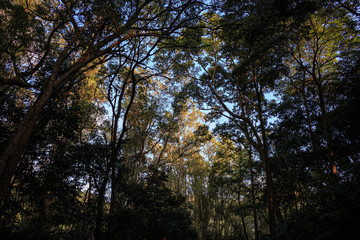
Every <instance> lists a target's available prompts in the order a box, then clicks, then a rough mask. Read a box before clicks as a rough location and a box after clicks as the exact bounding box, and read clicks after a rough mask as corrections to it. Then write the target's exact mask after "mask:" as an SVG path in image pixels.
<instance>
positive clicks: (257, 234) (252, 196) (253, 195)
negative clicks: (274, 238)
mask: <svg viewBox="0 0 360 240" xmlns="http://www.w3.org/2000/svg"><path fill="white" fill-rule="evenodd" d="M248 155H249V167H250V181H251V182H250V184H251V199H252V209H253V217H254V231H255V240H259V230H258V220H257V213H256V197H255V184H254V170H253V161H252V152H251V146H249V150H248Z"/></svg>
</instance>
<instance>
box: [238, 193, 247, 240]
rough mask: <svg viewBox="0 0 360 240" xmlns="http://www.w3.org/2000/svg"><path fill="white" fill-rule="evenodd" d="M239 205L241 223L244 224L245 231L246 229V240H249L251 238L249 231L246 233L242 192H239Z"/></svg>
mask: <svg viewBox="0 0 360 240" xmlns="http://www.w3.org/2000/svg"><path fill="white" fill-rule="evenodd" d="M238 203H239V209H240V216H241V222H242V226H243V229H244V234H245V238H246V240H249V236H248V234H247V231H246V224H245V218H244V212H243V209H242V206H241V200H240V190H239V195H238Z"/></svg>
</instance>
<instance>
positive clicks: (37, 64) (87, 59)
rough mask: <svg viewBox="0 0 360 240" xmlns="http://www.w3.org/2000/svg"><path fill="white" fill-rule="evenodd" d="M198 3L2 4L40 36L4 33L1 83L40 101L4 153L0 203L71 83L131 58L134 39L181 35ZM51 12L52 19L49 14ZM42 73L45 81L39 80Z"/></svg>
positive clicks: (8, 17)
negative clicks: (44, 117) (26, 89)
mask: <svg viewBox="0 0 360 240" xmlns="http://www.w3.org/2000/svg"><path fill="white" fill-rule="evenodd" d="M197 4H198V2H197V1H191V0H189V1H185V2H183V1H169V2H161V3H160V2H158V1H125V2H121V3H120V2H115V1H101V2H99V1H94V2H93V1H76V2H70V1H65V0H64V1H62V2H57V1H55V2H49V3H47V4H45V3H37V2H27V1H25V2H21V3H16V2H12V3H9V4H5V5H3V4H2V12H1V14H2V15H4V19H6V20H7V22H11V21H12V19H19V18H17V14H16V12H19V13H21V14H22V17H21V19H24V20H25V21H26V22H27V23H28V22H29V21H28V20H29V19H30V20H31V19H33V20H32V22H31V24H25V25H24V26H19V25H17V28H16V29H18V31H19V32H24V33H25V32H36V31H32V30H31V29H38V30H37V31H39V32H40V33H42V35H40V36H42V37H35V38H31V39H32V40H31V39H30V38H27V39H25V40H26V41H27V42H26V43H27V44H25V43H24V42H23V41H16V38H17V37H18V35H17V33H16V34H13V33H12V32H9V33H7V32H6V31H2V32H1V33H2V35H5V36H6V38H2V41H4V43H2V48H5V49H4V51H3V52H2V55H3V56H4V58H3V60H2V63H3V64H2V66H3V67H2V69H1V71H2V73H3V74H2V76H5V77H2V78H1V82H2V84H12V85H26V86H31V87H33V88H34V90H35V92H36V100H34V101H33V102H32V104H30V105H29V107H28V110H27V111H26V113H24V116H23V118H22V120H21V122H20V123H19V124H18V126H17V129H16V132H14V134H13V135H12V137H11V139H9V141H8V144H7V146H6V147H5V148H4V150H3V152H2V154H1V161H0V183H1V184H0V185H1V188H0V200H1V201H3V199H4V193H5V191H6V190H7V189H8V187H9V184H10V180H11V178H12V176H13V175H14V172H15V170H16V166H17V165H18V162H19V160H20V157H21V155H22V153H23V152H24V149H25V148H26V146H27V145H28V143H29V141H30V139H31V137H32V136H33V132H34V129H35V128H36V126H38V124H39V123H38V121H39V118H40V116H41V114H42V113H43V112H44V111H46V108H47V107H49V103H50V102H51V100H52V99H54V98H56V96H57V94H58V93H59V92H61V91H68V90H66V89H69V88H71V87H72V84H71V82H72V81H73V80H75V79H79V76H81V74H82V73H84V72H86V71H88V70H90V69H93V68H95V67H96V66H98V65H99V64H103V63H105V62H107V61H108V60H109V59H111V58H113V57H115V56H121V57H123V58H130V59H131V58H132V56H131V55H128V52H127V51H126V47H127V46H128V44H129V42H131V41H132V40H133V39H134V38H138V39H143V38H147V37H151V38H153V39H154V42H153V44H152V45H151V47H150V50H151V49H154V48H155V47H156V44H157V43H158V42H160V41H161V39H163V38H165V37H170V36H173V37H175V38H176V37H178V36H179V32H178V30H179V29H181V28H183V27H186V26H189V25H191V21H193V20H194V19H195V18H196V17H197V14H198V10H197V8H196V6H197ZM49 12H51V13H52V14H51V16H48V13H49ZM35 19H36V21H35ZM15 22H16V21H15ZM2 27H5V26H2ZM25 36H26V34H25ZM39 38H41V41H40V40H39ZM25 40H24V41H25ZM17 45H19V46H20V49H22V50H21V51H22V52H25V53H23V55H21V54H18V53H19V51H18V49H19V48H18V47H17ZM24 48H25V49H26V50H23V49H24ZM27 50H29V51H27ZM134 60H135V61H138V60H141V59H134ZM44 74H45V78H43V77H40V76H44ZM40 80H43V81H40ZM19 81H20V82H21V84H19Z"/></svg>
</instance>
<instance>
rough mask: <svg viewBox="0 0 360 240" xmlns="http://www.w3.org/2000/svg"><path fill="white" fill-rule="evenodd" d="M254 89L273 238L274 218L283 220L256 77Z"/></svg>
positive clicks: (260, 91) (259, 86) (259, 85)
mask: <svg viewBox="0 0 360 240" xmlns="http://www.w3.org/2000/svg"><path fill="white" fill-rule="evenodd" d="M254 87H255V92H256V98H257V108H258V118H259V122H260V128H261V135H262V136H261V137H262V144H259V148H260V149H259V150H260V156H261V159H262V161H263V164H264V167H265V174H266V186H267V191H268V201H269V202H268V204H269V227H270V235H271V236H273V235H274V234H275V228H276V222H275V216H276V218H277V220H278V222H279V223H282V222H283V218H282V215H281V212H280V208H279V204H278V202H277V199H276V193H275V190H274V185H273V180H272V176H271V167H270V162H269V147H268V140H267V133H266V127H265V125H266V122H265V119H264V114H263V108H262V104H263V103H262V96H263V92H262V86H261V84H260V83H259V82H258V80H257V78H256V76H254Z"/></svg>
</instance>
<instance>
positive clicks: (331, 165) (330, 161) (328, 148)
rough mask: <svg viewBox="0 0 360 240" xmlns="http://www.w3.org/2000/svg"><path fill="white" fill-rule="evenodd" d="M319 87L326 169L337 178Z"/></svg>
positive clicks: (322, 96) (321, 93)
mask: <svg viewBox="0 0 360 240" xmlns="http://www.w3.org/2000/svg"><path fill="white" fill-rule="evenodd" d="M320 87H321V86H318V91H319V101H320V110H321V120H322V125H323V129H324V132H325V140H326V151H327V159H328V169H329V171H330V172H331V174H332V175H333V176H337V169H336V164H335V159H334V150H333V146H332V139H331V133H330V127H329V123H328V119H327V116H326V115H327V111H326V107H325V101H324V94H323V91H322V89H321V88H320Z"/></svg>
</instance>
